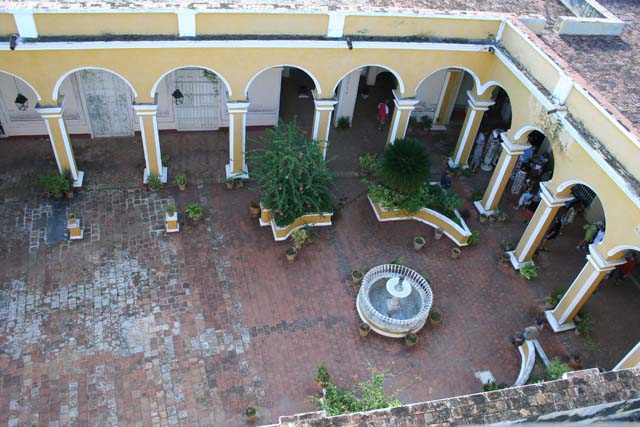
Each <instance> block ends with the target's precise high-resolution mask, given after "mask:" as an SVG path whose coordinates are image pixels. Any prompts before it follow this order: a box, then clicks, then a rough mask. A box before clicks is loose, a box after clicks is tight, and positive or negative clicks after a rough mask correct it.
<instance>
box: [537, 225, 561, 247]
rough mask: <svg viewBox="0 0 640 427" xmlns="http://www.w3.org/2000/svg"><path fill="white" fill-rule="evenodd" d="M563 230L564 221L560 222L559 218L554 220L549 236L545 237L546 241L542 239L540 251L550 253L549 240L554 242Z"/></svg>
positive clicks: (548, 232)
mask: <svg viewBox="0 0 640 427" xmlns="http://www.w3.org/2000/svg"><path fill="white" fill-rule="evenodd" d="M561 228H562V221H561V220H560V218H559V217H556V219H554V220H553V224H552V225H551V227H549V231H547V234H545V235H544V239H542V244H541V245H540V247H539V248H538V250H539V251H549V250H548V249H547V244H548V243H549V240H553V239H555V238H556V237H558V234H560V229H561Z"/></svg>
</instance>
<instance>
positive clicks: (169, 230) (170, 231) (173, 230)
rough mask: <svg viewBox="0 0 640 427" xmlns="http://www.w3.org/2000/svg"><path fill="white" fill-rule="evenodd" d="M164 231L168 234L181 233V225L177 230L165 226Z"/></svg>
mask: <svg viewBox="0 0 640 427" xmlns="http://www.w3.org/2000/svg"><path fill="white" fill-rule="evenodd" d="M164 230H165V232H167V233H177V232H178V231H180V224H178V226H177V227H176V228H169V226H168V225H166V224H165V225H164Z"/></svg>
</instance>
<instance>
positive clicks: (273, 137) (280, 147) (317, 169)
mask: <svg viewBox="0 0 640 427" xmlns="http://www.w3.org/2000/svg"><path fill="white" fill-rule="evenodd" d="M266 134H267V136H266V137H263V138H261V141H262V143H263V145H264V148H263V149H261V150H256V151H255V153H254V156H253V159H252V160H253V163H254V164H255V166H254V167H253V169H252V171H253V172H252V176H253V178H254V179H255V181H256V183H257V184H258V191H259V192H260V196H261V200H262V206H263V209H268V210H270V211H271V218H272V219H273V221H274V223H275V225H276V226H278V227H286V226H288V225H290V224H291V223H292V222H294V221H295V220H296V219H298V218H300V217H302V216H304V215H309V214H319V213H328V212H331V211H332V209H333V194H332V192H331V190H330V187H331V186H332V184H333V176H332V174H331V172H330V171H329V168H328V167H327V164H326V161H325V160H324V158H323V157H322V152H321V150H320V149H319V148H318V145H317V143H315V142H313V141H309V139H308V138H307V137H306V134H305V133H304V132H303V131H302V130H301V129H300V128H299V127H298V126H297V125H296V122H295V121H292V122H289V123H280V124H279V125H278V126H277V127H276V128H275V129H269V130H267V131H266Z"/></svg>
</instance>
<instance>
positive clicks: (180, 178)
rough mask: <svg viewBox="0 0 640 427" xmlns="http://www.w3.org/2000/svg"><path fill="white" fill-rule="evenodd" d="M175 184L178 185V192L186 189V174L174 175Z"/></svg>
mask: <svg viewBox="0 0 640 427" xmlns="http://www.w3.org/2000/svg"><path fill="white" fill-rule="evenodd" d="M176 184H177V185H178V188H179V189H180V191H184V190H186V189H187V174H186V173H179V174H178V175H176Z"/></svg>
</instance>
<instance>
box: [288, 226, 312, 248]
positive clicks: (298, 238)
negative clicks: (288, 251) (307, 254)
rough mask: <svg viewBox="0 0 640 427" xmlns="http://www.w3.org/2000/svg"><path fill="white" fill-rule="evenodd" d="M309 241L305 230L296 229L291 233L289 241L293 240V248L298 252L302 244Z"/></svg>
mask: <svg viewBox="0 0 640 427" xmlns="http://www.w3.org/2000/svg"><path fill="white" fill-rule="evenodd" d="M307 239H309V235H308V234H307V230H305V229H304V228H298V229H297V230H294V231H293V232H292V233H291V240H293V247H294V249H296V250H299V249H300V248H301V247H302V245H304V242H306V241H307Z"/></svg>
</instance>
